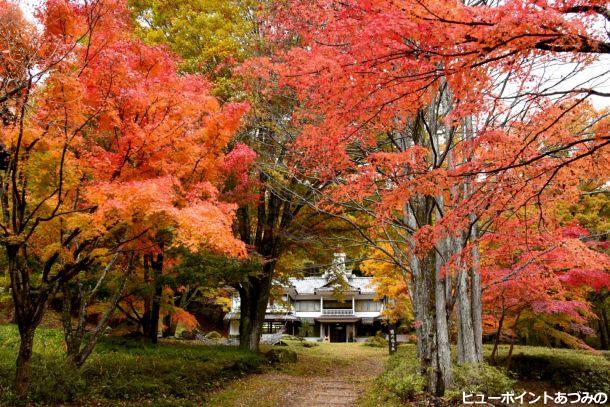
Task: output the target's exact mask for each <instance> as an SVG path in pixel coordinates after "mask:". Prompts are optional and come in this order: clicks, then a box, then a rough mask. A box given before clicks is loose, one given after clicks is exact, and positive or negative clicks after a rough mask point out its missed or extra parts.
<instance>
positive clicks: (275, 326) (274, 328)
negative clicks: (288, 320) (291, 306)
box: [263, 322, 284, 334]
mask: <svg viewBox="0 0 610 407" xmlns="http://www.w3.org/2000/svg"><path fill="white" fill-rule="evenodd" d="M282 329H284V323H283V322H263V333H264V334H274V333H277V332H279V331H281V330H282Z"/></svg>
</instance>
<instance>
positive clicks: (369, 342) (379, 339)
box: [364, 332, 388, 348]
mask: <svg viewBox="0 0 610 407" xmlns="http://www.w3.org/2000/svg"><path fill="white" fill-rule="evenodd" d="M364 345H366V346H372V347H374V348H385V347H387V346H388V340H387V339H386V338H384V337H383V334H382V333H381V332H377V334H376V335H375V336H371V337H368V338H367V339H366V341H365V342H364Z"/></svg>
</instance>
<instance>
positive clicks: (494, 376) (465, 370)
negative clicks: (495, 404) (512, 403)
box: [447, 363, 517, 399]
mask: <svg viewBox="0 0 610 407" xmlns="http://www.w3.org/2000/svg"><path fill="white" fill-rule="evenodd" d="M453 379H454V384H455V389H454V390H452V391H450V392H448V394H447V397H448V398H450V399H461V398H462V392H466V393H470V394H502V393H505V392H507V391H510V390H514V389H515V385H516V383H517V382H516V381H515V380H513V379H511V378H510V377H509V376H508V374H507V373H506V372H505V371H504V370H502V369H500V368H497V367H494V366H490V365H488V364H485V363H484V364H481V365H470V364H464V365H456V366H454V367H453Z"/></svg>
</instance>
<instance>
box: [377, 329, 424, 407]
mask: <svg viewBox="0 0 610 407" xmlns="http://www.w3.org/2000/svg"><path fill="white" fill-rule="evenodd" d="M377 337H378V336H377ZM382 339H383V338H382ZM411 348H412V347H409V348H407V349H400V350H399V351H398V352H397V353H395V354H394V355H392V356H391V357H390V358H389V359H388V362H387V363H386V370H385V371H384V372H383V373H382V374H381V375H380V376H379V377H378V378H377V379H376V381H375V386H374V390H373V391H374V393H375V395H374V398H375V400H376V404H378V403H382V404H383V405H387V404H391V403H390V401H400V402H403V403H404V402H407V401H409V400H413V399H414V398H415V396H416V395H417V394H418V393H421V392H422V391H423V390H424V384H425V379H424V377H423V376H421V375H420V374H419V371H418V367H419V364H418V362H417V359H416V358H415V354H414V353H413V349H411Z"/></svg>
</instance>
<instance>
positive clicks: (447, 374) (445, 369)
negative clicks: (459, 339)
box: [432, 254, 453, 396]
mask: <svg viewBox="0 0 610 407" xmlns="http://www.w3.org/2000/svg"><path fill="white" fill-rule="evenodd" d="M435 263H436V264H435V270H436V273H435V274H436V278H435V293H434V295H435V303H436V346H437V357H438V362H437V364H438V374H437V385H436V389H432V390H433V391H434V393H435V394H436V395H439V396H442V395H443V394H445V390H446V389H448V388H450V387H451V386H452V384H453V373H452V367H451V344H450V342H449V324H448V319H449V317H450V316H448V315H447V298H446V293H447V291H446V284H447V276H446V275H445V273H444V272H443V270H442V266H443V263H442V258H441V257H440V256H439V255H438V254H437V255H436V262H435Z"/></svg>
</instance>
